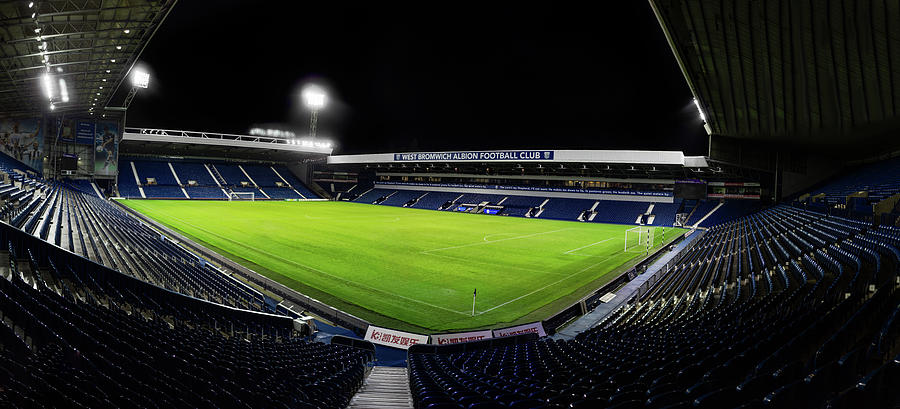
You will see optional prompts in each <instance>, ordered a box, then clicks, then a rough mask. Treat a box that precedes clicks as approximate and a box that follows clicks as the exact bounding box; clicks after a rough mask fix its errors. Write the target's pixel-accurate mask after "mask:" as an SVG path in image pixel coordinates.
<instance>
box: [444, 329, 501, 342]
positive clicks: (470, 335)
mask: <svg viewBox="0 0 900 409" xmlns="http://www.w3.org/2000/svg"><path fill="white" fill-rule="evenodd" d="M493 337H494V335H493V333H492V332H491V330H489V329H486V330H484V331H471V332H457V333H455V334H434V335H432V336H431V343H432V344H436V345H447V344H459V343H462V342H472V341H481V340H485V339H489V338H493Z"/></svg>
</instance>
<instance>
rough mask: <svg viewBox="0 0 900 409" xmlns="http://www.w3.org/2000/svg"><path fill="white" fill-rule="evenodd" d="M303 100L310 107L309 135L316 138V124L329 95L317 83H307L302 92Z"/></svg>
mask: <svg viewBox="0 0 900 409" xmlns="http://www.w3.org/2000/svg"><path fill="white" fill-rule="evenodd" d="M301 96H302V97H303V102H304V103H305V104H306V106H307V107H308V108H309V111H310V113H309V136H310V137H312V138H313V139H315V138H316V126H317V125H318V122H319V110H320V109H322V108H324V107H325V102H326V100H327V96H326V95H325V90H323V89H322V88H321V87H319V86H317V85H312V84H311V85H307V86H306V87H304V88H303V91H302V92H301Z"/></svg>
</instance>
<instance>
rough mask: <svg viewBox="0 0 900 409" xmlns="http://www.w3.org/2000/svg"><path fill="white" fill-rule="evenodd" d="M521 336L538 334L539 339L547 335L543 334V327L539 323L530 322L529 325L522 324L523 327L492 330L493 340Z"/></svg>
mask: <svg viewBox="0 0 900 409" xmlns="http://www.w3.org/2000/svg"><path fill="white" fill-rule="evenodd" d="M522 334H538V336H541V337H546V336H547V333H546V332H544V325H543V324H541V322H540V321H538V322H532V323H531V324H523V325H517V326H515V327H509V328H502V329H495V330H494V338H500V337H511V336H513V335H522Z"/></svg>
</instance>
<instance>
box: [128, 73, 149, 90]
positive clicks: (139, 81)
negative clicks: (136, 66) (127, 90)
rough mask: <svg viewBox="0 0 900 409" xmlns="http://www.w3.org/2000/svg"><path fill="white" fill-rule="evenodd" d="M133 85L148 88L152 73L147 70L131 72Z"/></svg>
mask: <svg viewBox="0 0 900 409" xmlns="http://www.w3.org/2000/svg"><path fill="white" fill-rule="evenodd" d="M131 85H134V86H135V87H138V88H147V87H148V86H150V73H149V72H147V71H135V72H134V74H131Z"/></svg>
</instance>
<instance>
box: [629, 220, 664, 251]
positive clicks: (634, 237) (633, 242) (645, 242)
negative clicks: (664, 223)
mask: <svg viewBox="0 0 900 409" xmlns="http://www.w3.org/2000/svg"><path fill="white" fill-rule="evenodd" d="M655 233H656V228H655V227H654V226H637V227H632V228H630V229H628V230H625V252H641V253H642V252H649V251H650V249H651V248H653V246H654V245H655V244H656V241H655V239H656V237H654V236H655Z"/></svg>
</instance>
